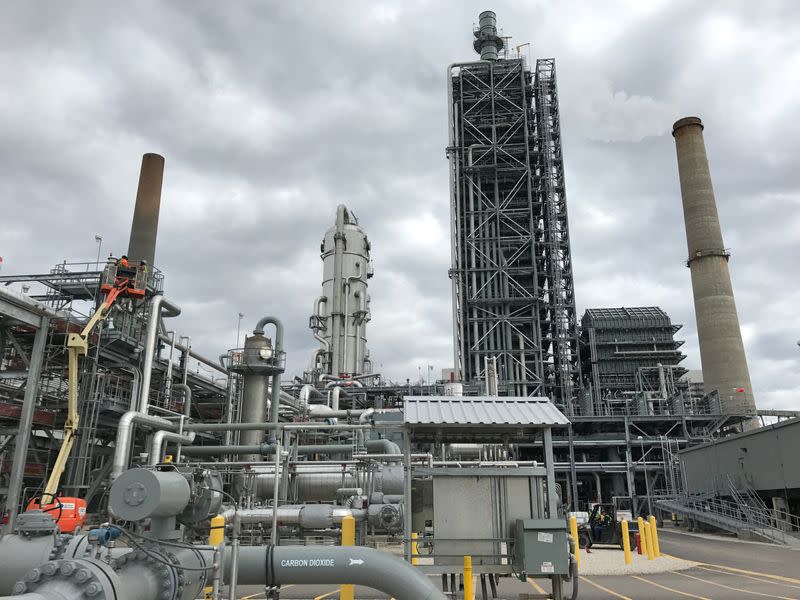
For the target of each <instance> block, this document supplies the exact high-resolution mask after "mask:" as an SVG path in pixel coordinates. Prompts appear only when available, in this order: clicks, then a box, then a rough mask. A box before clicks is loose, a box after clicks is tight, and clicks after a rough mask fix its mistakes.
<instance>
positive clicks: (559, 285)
mask: <svg viewBox="0 0 800 600" xmlns="http://www.w3.org/2000/svg"><path fill="white" fill-rule="evenodd" d="M448 81H449V88H450V90H449V91H450V144H449V146H448V149H447V154H448V157H449V160H450V177H451V219H452V223H451V231H452V268H451V270H450V277H451V280H452V284H453V307H454V310H453V313H454V314H453V319H454V339H455V357H454V358H455V368H456V371H457V374H458V375H459V376H460V378H461V379H462V380H463V381H467V382H474V381H479V380H484V379H485V377H486V374H485V372H484V369H485V367H484V364H485V361H484V359H485V358H487V357H488V358H492V357H494V358H496V362H497V372H498V378H499V392H500V393H501V394H508V395H514V396H548V397H550V398H552V399H553V400H554V402H555V403H556V404H557V405H558V406H560V407H562V408H563V409H565V410H566V411H567V412H568V413H570V414H571V413H572V412H573V405H574V401H575V399H576V393H577V386H578V384H579V380H580V377H579V373H580V366H579V362H578V350H577V348H578V334H577V323H576V317H575V299H574V287H573V279H572V261H571V257H570V246H569V235H568V222H567V213H566V197H565V194H564V175H563V163H562V157H561V136H560V123H559V119H558V98H557V94H556V82H555V66H554V61H553V60H552V59H546V60H539V61H537V63H536V72H535V76H534V74H533V73H531V71H530V69H528V68H527V66H526V64H525V61H524V59H503V60H497V61H480V62H473V63H463V64H457V65H454V66H453V67H451V69H450V71H449V72H448Z"/></svg>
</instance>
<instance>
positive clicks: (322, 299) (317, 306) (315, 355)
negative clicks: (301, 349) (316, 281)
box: [309, 296, 331, 371]
mask: <svg viewBox="0 0 800 600" xmlns="http://www.w3.org/2000/svg"><path fill="white" fill-rule="evenodd" d="M322 304H325V305H326V306H327V304H328V298H327V297H326V296H318V297H317V299H316V300H314V310H313V313H314V316H315V317H318V318H319V319H324V318H325V317H323V316H322V314H321V305H322ZM314 339H315V340H317V341H318V342H320V343H321V344H322V345H323V346H324V347H325V348H324V349H322V348H318V349H317V350H314V352H312V353H311V368H310V369H309V370H310V371H313V370H315V369H316V368H317V361H318V360H319V357H320V356H321V355H322V354H323V353H325V354H327V353H330V351H331V343H330V341H329V340H327V339H325V337H324V336H322V335H321V334H320V332H319V329H314Z"/></svg>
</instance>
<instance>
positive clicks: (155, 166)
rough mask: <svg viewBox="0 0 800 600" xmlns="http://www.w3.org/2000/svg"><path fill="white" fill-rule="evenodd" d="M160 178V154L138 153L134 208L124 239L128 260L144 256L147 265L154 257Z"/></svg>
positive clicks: (161, 162) (162, 164)
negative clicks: (127, 234)
mask: <svg viewBox="0 0 800 600" xmlns="http://www.w3.org/2000/svg"><path fill="white" fill-rule="evenodd" d="M163 180H164V157H163V156H161V155H159V154H151V153H148V154H145V155H144V156H142V170H141V171H140V172H139V189H138V190H137V192H136V208H134V210H133V223H132V224H131V237H130V240H129V241H128V258H129V259H130V260H132V261H140V260H145V261H147V264H149V265H152V264H153V263H154V261H155V256H156V238H157V236H158V211H159V209H160V208H161V183H162V181H163Z"/></svg>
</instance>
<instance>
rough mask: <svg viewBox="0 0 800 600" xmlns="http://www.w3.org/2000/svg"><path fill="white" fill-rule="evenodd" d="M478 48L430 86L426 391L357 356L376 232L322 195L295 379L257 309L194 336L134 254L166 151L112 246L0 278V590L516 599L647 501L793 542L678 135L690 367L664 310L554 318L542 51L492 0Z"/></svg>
mask: <svg viewBox="0 0 800 600" xmlns="http://www.w3.org/2000/svg"><path fill="white" fill-rule="evenodd" d="M467 33H468V32H467ZM473 39H474V46H473V48H474V50H475V52H476V54H477V56H475V57H474V60H469V61H467V62H455V63H453V64H451V65H449V66H447V67H446V77H444V78H443V79H442V82H441V84H442V89H443V90H444V89H445V87H446V91H447V106H446V110H447V114H448V136H449V137H448V139H447V140H442V145H443V146H444V147H445V152H446V158H447V160H446V162H444V161H443V162H442V165H441V174H442V179H444V178H449V189H450V197H449V207H450V241H451V249H450V250H451V265H450V269H449V271H448V272H447V273H442V274H441V276H442V277H443V278H445V277H448V276H449V279H450V283H451V286H452V288H451V289H452V319H453V321H452V336H453V356H452V360H453V364H452V365H448V367H452V368H448V369H446V370H445V374H444V375H443V377H442V378H441V379H440V380H437V381H430V382H425V381H424V380H420V381H414V382H412V381H411V380H409V381H408V382H407V383H405V384H394V383H391V382H388V381H387V380H386V379H384V378H382V377H381V376H380V374H379V373H377V372H376V369H375V367H374V364H375V361H376V360H378V357H373V356H372V354H371V352H370V346H369V333H370V331H371V330H373V329H380V327H381V317H382V316H381V315H380V314H373V313H372V309H371V299H370V288H371V287H373V286H381V285H384V283H383V282H381V278H380V270H378V272H377V273H376V272H375V269H374V267H373V263H372V252H373V243H374V250H375V253H376V256H377V255H378V254H379V253H380V248H381V240H380V239H371V238H370V237H369V235H368V234H369V231H370V226H371V223H372V221H371V217H370V215H369V214H368V213H367V214H360V215H359V217H360V218H357V217H356V215H355V214H354V212H353V211H352V210H350V209H349V208H348V206H346V205H343V204H342V205H339V206H335V205H332V206H330V207H328V214H329V219H330V223H331V227H330V228H329V229H328V230H327V231H324V232H323V231H320V232H319V233H320V235H321V236H322V238H321V245H320V247H319V250H320V258H321V265H318V267H317V272H318V273H321V287H320V288H319V295H318V296H316V297H309V298H297V302H298V304H302V305H303V306H307V307H308V309H310V311H311V312H310V317H309V321H308V327H309V329H310V331H309V333H308V336H309V339H313V340H315V342H314V343H315V345H316V347H315V349H314V350H313V352H312V353H311V355H310V356H308V357H307V358H306V357H302V358H303V360H302V362H303V364H304V365H307V366H305V367H304V368H303V370H302V372H300V373H288V372H287V370H286V352H287V349H286V344H285V341H284V326H285V324H286V323H285V320H284V318H283V317H282V313H283V312H286V309H287V307H282V306H280V305H270V304H265V305H264V306H263V311H264V314H263V315H257V316H256V317H255V318H252V319H251V318H250V316H247V317H246V320H245V321H244V322H243V325H246V326H247V327H246V328H247V335H246V336H244V339H243V342H242V343H241V344H239V345H240V346H241V347H236V348H226V347H220V348H218V352H215V353H214V354H213V355H204V354H202V353H200V352H198V351H197V350H196V349H194V348H193V346H192V342H191V335H192V332H191V331H182V330H179V329H178V327H177V326H176V325H175V322H176V320H175V318H176V317H178V316H179V315H180V314H181V307H180V306H179V305H178V304H177V303H176V302H175V301H172V300H171V299H170V272H169V265H166V264H162V263H160V262H159V256H158V253H157V252H156V249H157V242H158V225H159V213H160V210H161V205H162V202H163V203H165V204H166V203H168V202H169V198H168V197H164V198H162V193H161V191H162V183H163V180H164V179H165V178H168V177H169V157H168V156H167V157H166V159H165V157H162V156H160V155H158V154H145V155H144V157H142V161H141V170H140V176H139V181H138V188H137V192H136V202H135V210H134V213H133V215H132V225H131V230H130V238H129V244H128V248H127V254H125V255H118V256H117V255H115V256H111V257H109V258H108V260H99V261H97V262H69V261H67V260H64V258H63V257H59V256H55V255H54V256H53V260H54V266H52V267H50V268H47V269H43V270H42V272H37V273H12V274H9V273H4V274H2V275H1V276H0V420H1V421H2V427H0V466H1V467H2V468H0V501H2V502H3V503H4V504H3V505H2V506H3V507H4V512H3V524H2V535H1V536H0V559H1V560H0V598H21V599H25V600H79V599H84V598H86V599H92V600H103V599H108V600H111V599H115V600H155V599H158V600H189V599H194V598H211V599H214V600H219V599H221V598H226V599H230V600H236V599H237V598H242V597H243V595H244V593H245V592H244V591H243V590H248V591H249V592H250V593H251V594H252V593H253V590H257V591H259V592H260V593H262V594H263V595H261V596H255V595H253V596H247V597H248V598H249V597H253V598H255V597H266V598H275V599H277V598H280V597H284V598H285V597H292V598H294V597H297V598H299V597H301V596H291V595H289V596H286V595H285V594H286V592H287V588H288V587H291V586H301V585H314V584H329V585H335V586H342V587H341V591H340V592H339V594H340V596H339V597H340V598H342V599H348V598H349V599H352V598H354V595H353V594H354V592H353V588H352V586H363V587H367V588H373V589H375V590H379V591H380V592H382V593H385V594H386V595H387V596H384V597H392V598H396V599H398V600H420V599H426V600H442V599H444V598H465V599H466V598H468V599H469V600H473V599H474V598H475V594H476V593H477V594H478V595H481V596H482V597H483V598H484V599H487V598H511V597H512V596H511V595H510V594H509V593H506V592H504V591H503V589H504V588H503V586H504V582H506V581H509V580H512V579H514V580H516V581H522V582H526V581H533V582H534V584H535V585H534V587H537V586H539V585H540V584H541V585H545V584H546V587H547V591H546V592H545V593H544V594H542V595H538V596H534V595H531V596H530V597H531V598H532V597H539V598H545V597H546V598H553V599H554V600H561V599H564V598H567V597H571V598H576V597H578V593H579V592H578V590H579V581H580V578H579V568H578V560H579V558H578V555H579V554H580V553H582V552H583V550H581V548H586V547H590V546H592V544H593V543H594V542H595V540H594V538H593V537H591V538H590V537H588V536H589V535H590V534H589V533H585V534H584V533H580V534H579V535H577V536H576V534H575V532H574V531H571V528H570V516H575V515H581V514H586V515H589V514H594V513H592V511H593V510H594V511H595V513H596V512H597V510H598V507H608V509H607V510H609V511H614V512H615V514H619V515H623V514H625V515H627V517H626V519H629V520H630V521H631V530H630V540H631V542H632V543H634V544H635V543H636V540H639V535H640V531H639V529H637V525H636V523H637V521H636V519H637V517H642V518H644V519H645V522H644V524H643V525H640V526H639V527H640V528H644V527H646V526H647V525H646V523H647V519H649V518H650V517H652V518H653V523H654V525H653V527H654V528H655V527H656V525H655V522H657V523H658V525H659V526H661V524H662V523H663V522H667V523H669V522H675V523H676V524H678V523H680V524H682V525H683V526H684V528H689V529H697V530H706V531H707V530H714V531H717V532H720V531H721V532H726V533H727V534H735V535H737V536H739V537H742V538H747V539H753V540H761V541H765V542H771V543H777V544H783V545H800V519H798V517H797V516H795V515H797V514H800V472H798V470H797V467H796V465H795V466H791V465H788V464H784V463H783V462H781V463H780V466H779V467H775V470H779V471H780V473H777V472H773V471H775V470H773V471H770V469H765V468H763V465H764V464H766V463H768V462H769V461H770V457H771V456H772V457H774V456H776V455H778V454H781V453H782V455H783V456H789V455H791V453H794V456H797V453H798V452H800V429H799V428H798V423H800V421H798V419H797V417H798V415H799V414H800V413H795V412H793V411H776V410H759V409H757V403H756V398H755V397H754V394H753V389H752V385H751V382H750V374H749V371H748V363H747V357H746V355H745V349H744V344H743V341H742V334H741V330H740V326H739V320H738V315H737V310H736V304H735V301H734V290H733V287H732V284H731V279H730V274H729V261H731V260H732V256H731V253H730V252H729V251H728V249H727V248H726V246H725V243H724V241H723V235H722V229H721V227H720V221H719V217H718V214H717V205H716V200H715V196H714V191H713V187H712V183H711V175H710V170H709V166H708V157H707V154H706V148H705V144H704V137H703V136H704V126H703V123H702V121H701V120H700V118H698V117H694V116H691V117H686V118H681V119H679V120H677V121H676V122H675V123H674V126H673V131H672V134H673V136H674V144H675V148H676V152H677V172H676V173H675V175H676V181H677V180H679V181H680V190H681V198H682V203H683V214H684V218H685V230H686V240H687V257H686V267H688V271H689V273H688V274H687V278H688V277H689V276H690V277H691V283H692V289H693V294H694V308H695V314H696V319H697V331H698V340H699V348H700V359H701V363H702V364H701V365H687V364H685V358H686V356H685V355H684V354H683V352H682V349H681V348H682V345H683V340H682V339H681V337H680V331H681V325H680V324H676V323H674V322H673V320H672V318H671V317H670V315H669V312H668V311H669V308H670V307H665V306H661V307H659V306H625V298H622V297H621V298H619V302H618V305H616V306H609V307H591V308H587V309H585V311H584V312H583V313H582V314H580V313H579V312H578V310H577V308H576V297H575V277H576V275H575V272H574V270H573V260H572V251H571V237H570V231H569V219H568V206H569V204H568V199H567V193H566V187H567V186H566V182H565V176H564V157H563V148H562V135H561V116H560V111H559V95H558V86H557V80H556V61H555V59H553V58H537V59H535V60H533V61H531V60H530V59H529V58H528V57H525V56H522V55H520V54H519V51H518V50H517V51H516V52H515V50H514V48H512V47H510V46H509V42H508V38H506V37H503V36H502V34H501V32H500V31H499V29H498V25H497V17H496V15H495V13H493V12H491V11H485V12H483V13H481V14H480V16H479V21H478V23H477V25H476V27H475V29H474V32H473ZM444 67H445V65H442V68H443V69H444ZM442 108H443V111H442V113H443V114H444V108H445V107H442ZM709 133H710V132H709ZM131 160H134V157H131ZM712 163H713V157H712ZM664 168H665V169H673V170H674V168H675V165H664ZM129 184H130V191H131V196H132V195H133V193H132V192H133V182H129ZM121 187H124V185H122V186H121ZM438 201H439V202H441V203H443V204H444V203H445V202H448V199H447V198H441V199H439V200H438ZM675 202H676V203H677V202H678V198H675ZM98 258H99V257H98ZM55 261H58V262H55ZM319 267H321V268H319ZM373 275H375V277H374V278H373ZM373 289H377V287H373ZM376 312H377V311H376ZM379 358H380V360H381V361H382V362H384V363H390V362H391V361H392V357H391V356H381V357H379ZM198 365H202V368H197V366H198ZM700 367H701V368H700ZM411 375H413V374H409V376H411ZM767 417H768V418H769V419H770V422H769V424H767V425H766V426H765V421H764V419H765V418H767ZM786 462H787V463H788V461H786ZM604 510H605V509H604ZM615 520H616V519H615ZM623 520H624V519H623ZM639 522H640V523H643V522H642V520H641V519H639ZM582 531H583V529H582ZM622 531H624V532H625V533H624V534H623V537H624V544H625V545H626V546H627V544H628V525H627V520H625V528H624V529H622ZM648 531H650V530H649V529H648ZM591 535H592V536H593V535H594V534H591ZM642 535H643V534H642ZM650 535H655V534H654V533H653V534H651V533H647V536H650ZM615 539H616V538H615ZM656 539H657V538H656ZM616 541H617V542H618V543H619V544H620V545H622V544H623V540H622V539H616ZM465 558H469V561H467V560H465ZM620 562H621V559H620ZM467 564H468V565H469V567H468V569H469V570H466V568H467V567H466V565H467ZM473 579H474V586H475V588H476V589H475V590H473ZM537 581H538V582H540V583H536V582H537ZM526 585H527V584H526ZM531 585H533V584H531ZM529 589H531V588H530V586H529ZM282 590H283V592H282ZM531 591H533V590H532V589H531ZM282 593H283V594H284V596H282V595H281V594H282ZM308 597H309V598H310V597H313V594H312V595H311V596H308ZM319 597H320V598H321V597H322V596H319ZM356 597H358V596H356ZM370 597H374V596H370ZM517 597H518V596H517V595H514V596H513V598H515V599H516V598H517ZM519 597H520V598H522V597H524V596H519ZM621 597H623V598H624V597H625V596H621Z"/></svg>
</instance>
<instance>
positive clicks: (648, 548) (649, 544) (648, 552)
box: [644, 521, 656, 560]
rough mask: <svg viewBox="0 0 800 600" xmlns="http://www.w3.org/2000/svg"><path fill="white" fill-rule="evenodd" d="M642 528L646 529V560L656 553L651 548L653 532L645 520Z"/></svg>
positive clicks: (653, 556) (652, 557)
mask: <svg viewBox="0 0 800 600" xmlns="http://www.w3.org/2000/svg"><path fill="white" fill-rule="evenodd" d="M644 528H645V530H646V531H647V560H653V559H654V558H655V557H656V553H655V550H653V532H652V530H651V529H650V523H648V522H646V521H645V524H644Z"/></svg>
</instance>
